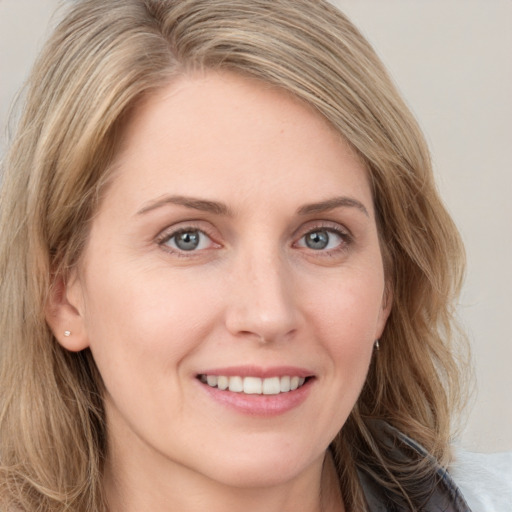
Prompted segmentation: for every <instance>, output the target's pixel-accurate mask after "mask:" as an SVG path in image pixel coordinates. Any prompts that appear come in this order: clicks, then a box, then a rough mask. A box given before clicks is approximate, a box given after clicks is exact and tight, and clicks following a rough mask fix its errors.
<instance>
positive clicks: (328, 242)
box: [298, 229, 343, 251]
mask: <svg viewBox="0 0 512 512" xmlns="http://www.w3.org/2000/svg"><path fill="white" fill-rule="evenodd" d="M342 242H343V239H342V236H341V235H340V234H339V233H336V232H335V231H333V230H329V229H315V230H314V231H310V232H309V233H306V234H305V235H304V236H303V237H302V238H301V239H300V241H299V244H298V245H299V246H300V247H307V248H308V249H312V250H314V251H324V250H330V249H336V248H337V247H339V246H340V245H341V244H342Z"/></svg>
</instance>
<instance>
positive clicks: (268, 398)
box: [197, 378, 315, 417]
mask: <svg viewBox="0 0 512 512" xmlns="http://www.w3.org/2000/svg"><path fill="white" fill-rule="evenodd" d="M314 380H315V379H313V378H311V379H308V380H307V381H306V382H305V383H304V384H303V385H302V386H301V387H300V388H297V389H295V390H294V391H288V392H287V393H279V394H277V395H246V394H245V393H235V392H233V391H229V390H225V391H222V390H221V389H219V388H212V387H211V386H208V384H204V383H203V382H200V381H199V380H198V381H197V382H198V384H199V385H200V386H201V387H202V388H203V389H204V391H205V392H206V393H208V395H209V396H210V398H212V399H213V400H215V401H216V402H218V403H220V404H222V405H224V406H226V407H229V408H230V409H234V410H236V411H237V412H239V413H241V414H247V415H250V416H262V417H272V416H279V415H280V414H284V413H286V412H288V411H291V410H292V409H295V408H296V407H298V406H299V405H301V404H302V403H303V402H304V401H305V400H306V398H307V397H308V395H309V392H310V390H311V387H312V386H313V384H314Z"/></svg>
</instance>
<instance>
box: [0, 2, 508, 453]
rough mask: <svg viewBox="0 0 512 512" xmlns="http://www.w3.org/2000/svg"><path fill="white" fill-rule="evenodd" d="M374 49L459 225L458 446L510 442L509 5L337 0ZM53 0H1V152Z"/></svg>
mask: <svg viewBox="0 0 512 512" xmlns="http://www.w3.org/2000/svg"><path fill="white" fill-rule="evenodd" d="M335 3H336V4H337V5H338V6H339V7H341V8H342V10H344V11H345V13H346V14H347V15H348V16H349V17H350V18H351V19H352V20H353V21H354V22H355V24H356V25H357V26H358V27H359V28H360V29H361V31H362V32H363V33H364V34H365V35H366V37H367V38H368V39H369V40H370V42H371V43H372V44H373V45H374V47H375V48H376V50H377V52H378V54H379V55H380V56H381V58H382V59H383V61H384V63H385V64H386V65H387V66H388V69H389V71H390V73H391V75H392V76H393V78H394V79H395V81H396V82H397V84H398V86H399V88H400V90H401V91H402V93H403V95H404V96H405V99H406V100H407V102H408V103H409V105H410V106H411V108H412V110H413V112H414V113H415V114H416V116H417V118H418V120H419V122H420V124H421V126H422V128H423V129H424V131H425V134H426V136H427V140H428V141H429V144H430V147H431V151H432V157H433V161H434V166H435V170H436V174H437V177H438V182H439V186H440V189H441V192H442V195H443V197H444V198H445V201H446V203H447V205H448V209H449V210H450V212H451V213H452V215H453V217H454V218H455V220H456V222H457V224H458V226H459V227H460V230H461V232H462V235H463V238H464V241H465V243H466V248H467V252H468V276H467V280H466V285H465V287H464V291H463V294H462V298H461V303H460V308H459V310H460V316H461V318H462V322H463V324H464V325H465V326H466V328H467V330H468V332H469V336H470V339H471V343H472V347H473V354H474V361H475V366H476V378H477V394H476V397H475V400H474V404H473V408H472V410H471V412H470V413H469V416H468V422H467V427H466V430H465V432H464V433H463V436H462V444H463V446H464V447H465V448H466V449H470V450H474V451H496V450H512V398H511V395H512V370H511V368H510V366H511V362H512V340H511V338H512V299H511V295H512V201H511V195H512V151H511V145H512V128H511V123H512V99H511V98H512V51H511V48H512V1H510V0H429V1H428V2H426V1H424V2H419V1H416V0H385V1H382V0H373V1H372V0H336V1H335ZM57 4H58V2H57V1H56V0H0V127H1V129H2V132H1V134H0V154H1V152H2V151H3V150H4V148H5V144H6V138H5V129H4V127H5V126H6V123H7V113H8V110H9V105H10V104H11V102H12V100H13V98H14V96H15V93H16V91H17V90H18V89H19V87H20V86H21V85H22V83H23V80H24V78H25V77H26V75H27V73H28V70H29V68H30V65H31V63H32V61H33V59H34V57H35V55H36V53H37V50H38V48H39V47H40V45H41V43H42V41H43V40H44V36H45V34H47V33H48V26H49V23H50V19H51V15H52V12H53V11H54V9H55V7H56V6H57Z"/></svg>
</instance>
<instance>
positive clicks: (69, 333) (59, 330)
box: [45, 274, 89, 352]
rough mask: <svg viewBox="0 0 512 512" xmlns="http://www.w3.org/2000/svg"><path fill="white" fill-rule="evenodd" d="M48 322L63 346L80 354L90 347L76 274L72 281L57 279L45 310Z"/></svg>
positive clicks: (79, 285) (51, 289)
mask: <svg viewBox="0 0 512 512" xmlns="http://www.w3.org/2000/svg"><path fill="white" fill-rule="evenodd" d="M45 315H46V322H47V324H48V325H49V326H50V329H51V330H52V332H53V335H54V336H55V339H56V340H57V341H58V342H59V344H60V345H61V346H63V347H64V348H65V349H67V350H69V351H71V352H79V351H80V350H83V349H85V348H87V347H88V346H89V340H88V337H87V332H86V329H85V323H84V318H83V300H82V290H81V284H80V281H79V279H78V276H76V274H75V275H74V276H71V279H70V280H64V278H63V277H62V276H60V277H56V278H55V280H54V282H53V285H52V286H51V288H50V293H49V295H48V301H47V303H46V308H45Z"/></svg>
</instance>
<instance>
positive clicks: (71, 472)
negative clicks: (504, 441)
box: [0, 0, 464, 512]
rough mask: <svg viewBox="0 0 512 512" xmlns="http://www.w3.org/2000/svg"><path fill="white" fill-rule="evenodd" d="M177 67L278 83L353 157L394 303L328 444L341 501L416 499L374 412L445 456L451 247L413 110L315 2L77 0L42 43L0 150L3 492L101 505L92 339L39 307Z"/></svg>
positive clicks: (450, 372)
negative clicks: (61, 328)
mask: <svg viewBox="0 0 512 512" xmlns="http://www.w3.org/2000/svg"><path fill="white" fill-rule="evenodd" d="M191 69H226V70H230V71H232V72H236V73H240V74H244V75H248V76H252V77H255V78H258V79H260V80H262V81H263V82H266V83H271V84H273V85H275V86H277V87H280V88H282V89H283V90H285V91H288V93H289V94H292V95H294V96H296V97H298V98H300V99H301V100H303V101H305V102H306V103H308V104H309V105H311V106H313V107H314V108H315V109H316V110H317V111H318V112H319V114H320V115H322V116H324V118H326V119H327V120H328V121H329V122H330V123H331V124H332V125H333V126H334V127H335V128H336V130H338V132H339V133H340V134H341V135H342V136H343V137H344V138H345V139H346V140H347V141H348V142H349V143H350V144H351V145H352V146H353V147H354V148H355V150H356V151H357V152H358V153H359V155H360V156H361V158H362V159H363V161H364V162H365V164H366V167H367V169H368V174H369V177H370V180H371V184H372V187H373V194H374V201H375V207H376V212H377V222H378V225H379V231H380V237H381V245H382V249H383V255H384V263H385V267H386V272H387V276H388V280H389V286H390V289H391V291H392V293H391V294H390V295H392V297H393V303H394V304H393V309H392V313H391V316H390V318H389V321H388V324H387V326H386V329H385V332H384V334H383V336H382V339H381V340H380V347H381V349H380V351H379V353H378V356H377V357H375V358H374V361H373V362H372V365H371V367H370V371H369V375H368V379H367V382H366V385H365V387H364V389H363V392H362V394H361V396H360V398H359V400H358V402H357V404H356V406H355V407H354V410H353V412H352V414H351V416H350V418H349V420H348V421H347V423H346V424H345V426H344V427H343V429H342V431H341V432H340V434H339V435H338V436H337V438H336V439H335V440H334V441H333V445H332V450H333V452H334V455H335V459H336V462H337V465H338V472H339V477H340V487H341V490H342V494H343V498H344V500H345V504H346V506H347V508H348V509H349V510H352V509H353V510H365V509H366V505H365V501H364V497H363V494H362V491H361V486H360V484H359V480H358V475H357V472H358V471H366V472H368V473H369V474H372V475H374V477H376V478H378V479H379V481H381V482H382V484H383V485H384V486H385V487H386V488H387V489H389V490H390V492H392V494H393V495H394V496H396V497H397V498H396V500H397V502H401V503H406V504H407V505H408V506H409V507H410V508H414V507H416V506H418V505H417V504H418V503H420V500H421V499H422V498H423V497H424V493H425V489H419V490H418V488H419V487H421V485H418V482H423V481H424V477H425V474H427V476H428V473H429V471H431V468H428V467H426V466H425V465H424V463H422V461H421V460H410V461H408V462H407V464H404V463H403V462H402V463H400V461H396V460H394V459H393V458H392V457H391V456H390V455H389V453H388V451H389V450H388V449H387V448H386V446H385V445H384V444H383V443H382V441H381V440H379V438H378V436H377V435H376V432H375V427H374V421H375V420H385V421H387V422H389V423H390V424H391V425H393V426H394V427H396V428H398V429H400V430H401V431H402V432H404V433H405V434H407V435H409V436H410V437H412V438H414V439H416V440H417V441H418V442H419V443H421V444H422V445H423V446H424V447H425V448H426V449H427V450H428V451H429V452H430V453H431V454H432V455H433V456H434V457H435V458H437V459H438V460H440V461H441V462H442V463H446V462H447V460H448V458H449V448H448V441H449V436H450V418H451V415H452V412H454V411H456V410H457V407H458V405H459V403H460V400H459V398H460V396H461V395H460V390H461V387H460V383H461V380H460V372H459V368H458V364H457V359H456V356H455V354H456V353H457V352H456V350H455V341H454V340H456V338H457V337H456V336H454V333H453V329H452V326H453V325H454V324H453V306H454V300H455V299H456V297H457V295H458V292H459V289H460V285H461V279H462V274H463V267H464V257H463V249H462V244H461V241H460V238H459V235H458V232H457V230H456V228H455V226H454V224H453V222H452V220H451V218H450V217H449V215H448V214H447V212H446V210H445V208H444V207H443V205H442V203H441V201H440V199H439V195H438V193H437V191H436V188H435V185H434V182H433V176H432V170H431V164H430V159H429V153H428V149H427V147H426V144H425V142H424V139H423V137H422V134H421V132H420V130H419V128H418V126H417V124H416V122H415V120H414V119H413V117H412V115H411V113H410V112H409V110H408V109H407V107H406V106H405V104H404V103H403V101H402V100H401V98H400V96H399V94H398V93H397V91H396V89H395V87H394V85H393V84H392V82H391V80H390V79H389V77H388V75H387V73H386V71H385V70H384V68H383V66H382V64H381V62H380V61H379V59H378V58H377V56H376V55H375V53H374V51H373V50H372V48H371V47H370V46H369V44H368V43H367V41H366V40H365V39H364V38H363V37H362V36H361V35H360V33H359V32H358V31H357V29H356V28H355V27H354V26H353V25H352V24H351V23H350V22H349V21H348V20H347V19H346V17H345V16H344V15H343V14H341V13H340V12H339V11H337V10H336V9H335V8H334V7H332V6H331V5H330V4H329V3H327V2H325V1H322V0H314V1H313V0H251V1H246V0H83V1H79V2H74V5H72V6H71V7H70V8H69V12H68V13H67V15H66V16H65V17H64V18H63V21H62V22H61V23H60V25H59V26H58V27H57V29H56V30H55V32H54V34H53V35H52V37H51V38H50V40H49V41H48V43H47V44H46V46H45V48H44V50H43V52H42V54H41V56H40V58H39V60H38V62H37V63H36V65H35V67H34V70H33V72H32V75H31V77H30V81H29V84H28V92H27V97H26V103H25V109H24V111H23V113H22V116H21V120H20V122H19V127H18V131H17V134H16V136H15V137H14V139H13V142H12V145H11V148H10V151H9V153H8V155H7V157H6V159H5V162H4V164H3V171H4V177H3V187H2V191H1V195H0V207H1V219H0V234H1V240H2V243H1V246H0V278H1V283H0V336H1V338H0V351H1V352H0V357H1V359H0V431H1V435H0V505H3V506H4V507H6V508H7V510H11V509H13V510H23V511H36V510H37V511H41V512H43V511H44V512H50V511H52V512H58V511H64V510H66V511H77V512H78V511H96V510H97V511H103V510H105V507H106V505H105V502H104V497H103V495H102V466H103V461H104V458H105V457H106V455H107V451H108V447H107V446H106V441H105V439H106V435H105V421H104V410H103V404H102V398H101V395H102V384H101V378H100V376H99V375H98V372H97V370H96V366H95V364H94V361H93V360H92V357H91V355H90V352H89V351H88V350H85V351H83V352H80V353H76V354H75V353H69V352H66V351H65V350H64V349H62V348H61V347H60V345H59V344H58V343H57V342H56V340H55V339H54V337H53V335H52V334H51V331H50V330H49V328H48V326H47V325H46V322H45V315H44V311H45V305H46V301H47V297H48V291H49V289H50V287H51V286H52V283H53V280H54V276H55V275H63V274H65V273H66V271H67V270H68V269H70V268H71V267H72V266H73V265H74V264H75V263H76V262H77V260H78V258H79V256H80V254H81V251H82V249H83V246H84V243H85V241H86V239H87V233H88V227H89V222H90V220H91V218H92V216H93V214H94V212H95V209H96V207H97V204H98V201H99V198H100V196H101V192H102V190H103V187H104V186H105V183H106V182H107V181H108V177H109V173H108V171H109V164H110V162H111V161H112V159H113V156H114V155H115V153H116V148H117V147H118V141H119V134H120V131H121V128H122V126H123V123H124V121H125V119H126V117H127V116H128V115H129V113H130V110H131V109H132V108H133V107H134V105H135V103H136V102H137V101H138V100H139V99H140V98H141V96H142V95H145V94H150V93H151V91H153V90H155V89H157V88H159V87H162V86H163V85H165V84H167V83H168V82H169V80H170V79H171V78H172V77H173V76H176V75H179V74H182V73H186V72H187V71H188V70H191ZM379 468H380V469H379ZM427 480H428V479H427ZM2 510H3V509H2Z"/></svg>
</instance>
